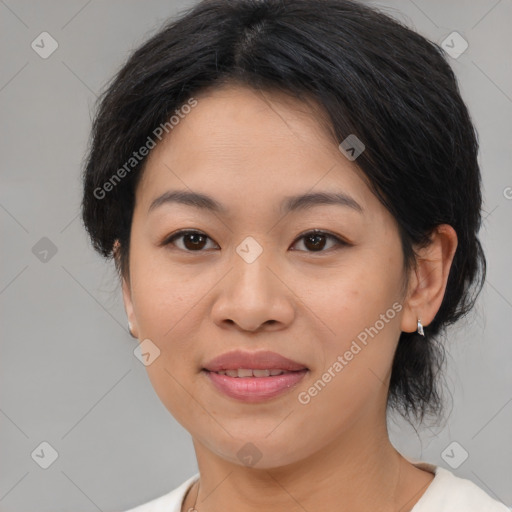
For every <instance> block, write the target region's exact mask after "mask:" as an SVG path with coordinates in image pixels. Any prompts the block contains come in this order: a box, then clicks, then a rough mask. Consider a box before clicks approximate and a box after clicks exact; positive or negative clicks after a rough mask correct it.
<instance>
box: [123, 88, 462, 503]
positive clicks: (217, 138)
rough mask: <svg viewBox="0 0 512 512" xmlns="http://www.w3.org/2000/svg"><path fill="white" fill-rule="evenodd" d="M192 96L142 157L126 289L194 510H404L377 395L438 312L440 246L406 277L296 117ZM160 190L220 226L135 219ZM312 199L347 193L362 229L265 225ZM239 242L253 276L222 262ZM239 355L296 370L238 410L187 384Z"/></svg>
mask: <svg viewBox="0 0 512 512" xmlns="http://www.w3.org/2000/svg"><path fill="white" fill-rule="evenodd" d="M196 98H197V100H198V105H197V106H196V107H195V108H194V109H192V111H191V112H190V113H189V114H188V115H187V116H186V117H185V118H184V119H182V120H181V121H180V123H179V124H178V125H177V126H175V127H174V129H173V130H172V131H171V132H170V133H169V135H167V137H166V138H165V139H163V141H162V142H161V143H160V144H158V145H157V147H156V148H155V149H153V150H152V151H151V153H150V155H149V157H148V160H147V162H146V168H145V171H144V175H143V177H142V180H141V182H140V183H139V185H138V188H137V190H136V205H135V210H134V215H133V223H132V231H131V242H130V273H129V276H125V277H124V278H123V298H124V304H125V308H126V312H127V315H128V319H129V321H130V322H131V324H132V331H133V333H134V334H135V335H136V336H137V337H138V339H139V340H141V341H142V340H144V339H146V338H149V339H150V340H151V341H152V342H153V343H154V344H155V345H157V346H158V348H159V349H160V351H161V353H160V356H159V357H158V358H157V359H156V360H155V361H154V362H153V363H152V364H150V365H149V366H147V371H148V375H149V378H150V380H151V383H152V385H153V387H154V389H155V391H156V393H157V394H158V396H159V398H160V399H161V401H162V403H163V404H164V405H165V406H166V408H167V409H168V410H169V411H170V412H171V414H172V415H173V416H174V417H175V418H176V420H177V421H178V422H179V423H180V424H181V425H182V426H183V427H184V428H185V429H187V431H188V432H189V433H190V434H191V436H192V439H193V444H194V448H195V451H196V456H197V460H198V467H199V470H200V475H201V481H200V488H199V495H198V500H197V505H196V509H198V510H200V511H204V512H207V511H213V510H217V511H218V510H223V509H225V508H226V504H229V508H230V509H231V510H237V511H238V512H245V511H253V510H261V509H265V510H268V511H277V510H279V511H282V510H291V511H295V510H297V511H299V510H301V511H302V510H304V509H305V510H327V509H331V510H339V509H340V504H342V505H343V510H351V511H359V510H361V511H363V510H371V507H373V508H375V509H378V510H384V511H387V510H390V511H391V510H394V511H397V510H400V511H401V512H405V511H407V510H410V509H411V508H412V507H413V505H414V504H415V503H416V502H417V501H418V499H419V498H420V497H421V495H422V494H423V493H424V491H425V489H426V487H428V485H429V483H430V482H431V481H432V478H433V475H432V474H431V473H428V472H426V471H423V470H420V469H418V468H415V467H414V466H412V464H410V463H409V462H408V461H406V460H405V459H404V458H403V457H402V456H401V455H400V454H399V453H398V452H397V451H396V450H395V448H394V447H393V446H392V444H391V442H390V441H389V437H388V433H387V429H386V408H385V404H386V396H387V390H388V386H389V378H390V375H391V365H392V361H393V355H394V351H395V348H396V345H397V343H398V338H399V336H400V332H401V331H407V332H412V331H415V330H416V327H417V324H416V322H417V318H418V317H419V318H421V320H422V323H423V325H428V324H429V322H431V321H432V319H433V318H434V316H435V314H436V312H437V310H438V309H439V307H440V305H441V301H442V298H443V295H444V291H445V287H446V281H447V278H448V272H449V268H450V265H451V261H452V258H453V254H454V251H455V249H456V245H457V237H456V234H455V231H454V230H453V228H451V227H450V226H448V225H443V226H440V227H439V228H438V229H437V230H436V231H435V232H434V233H433V234H432V243H431V245H430V246H429V247H428V248H425V249H422V250H418V264H417V266H416V268H415V269H413V270H411V271H410V273H409V275H408V276H407V275H406V274H405V272H404V267H403V255H402V249H401V244H400V238H399V234H398V229H397V225H396V222H395V220H394V218H393V217H392V216H391V214H390V213H389V212H388V211H387V210H386V209H385V208H384V207H383V206H382V204H381V203H380V202H379V201H378V200H377V198H376V197H375V196H374V195H373V194H372V193H371V191H370V189H369V188H368V186H367V184H366V182H365V181H364V179H363V175H362V173H361V171H360V170H359V169H358V168H357V166H356V162H357V160H356V161H355V162H351V161H349V160H348V159H347V158H345V156H344V155H343V154H342V153H341V152H340V151H339V149H338V147H337V144H335V142H334V141H333V140H332V139H331V138H330V137H329V135H328V133H327V132H326V131H325V130H324V129H323V128H322V125H321V123H319V121H318V119H319V118H318V116H316V115H315V113H314V111H313V110H311V109H310V108H309V107H308V105H306V104H305V103H302V102H299V101H298V100H296V99H293V98H290V97H288V96H286V95H284V94H282V93H277V92H276V93H265V94H263V93H261V92H255V91H253V90H251V89H248V88H244V87H240V86H235V85H228V86H223V87H222V88H220V89H215V90H211V91H209V92H207V93H204V94H202V95H198V96H196ZM171 189H179V190H189V191H190V190H191V191H194V192H200V193H204V194H207V195H209V196H211V197H213V198H214V199H216V200H217V201H219V202H220V203H222V204H223V205H225V206H226V208H228V209H229V213H228V214H226V215H224V214H220V213H212V212H208V211H203V210H201V209H198V208H194V207H192V206H188V205H182V204H177V203H174V204H164V205H162V206H160V207H158V208H156V209H154V210H153V211H152V212H150V213H148V209H149V205H150V204H151V202H152V201H153V200H154V199H155V198H156V197H158V196H159V195H160V194H162V193H164V192H166V191H167V190H171ZM319 191H331V192H332V191H334V192H343V193H345V194H348V195H350V196H351V197H352V198H353V199H355V200H356V201H357V202H358V203H359V204H360V205H361V207H362V208H363V213H359V212H357V211H356V210H354V209H351V208H348V207H346V206H339V205H320V206H314V207H312V208H309V209H307V210H303V211H298V212H292V213H288V214H287V215H283V214H282V213H281V212H280V210H279V204H280V202H281V200H282V199H283V198H284V197H286V196H290V195H295V194H301V193H305V192H319ZM315 228H316V229H320V230H322V231H327V232H329V233H332V234H334V235H336V236H339V238H340V239H342V240H345V241H346V242H347V243H348V245H338V244H337V243H336V241H335V240H332V239H330V238H325V239H324V241H323V244H324V245H322V241H321V243H320V246H319V249H316V250H315V246H314V245H313V244H312V243H311V242H308V241H307V240H306V239H305V238H301V236H303V235H304V233H307V232H308V231H310V230H312V229H315ZM182 229H191V230H198V231H200V232H201V233H203V234H204V235H206V236H207V238H206V239H204V240H203V243H202V245H199V248H198V249H194V245H193V244H192V243H190V237H181V238H178V239H176V240H175V241H174V245H173V244H169V245H161V243H162V242H163V241H164V240H165V239H167V238H168V237H169V235H171V234H172V233H174V232H176V231H178V230H182ZM247 236H251V237H253V238H254V239H255V240H256V241H257V242H258V243H259V245H260V246H261V247H262V249H263V252H262V254H261V255H260V256H259V257H258V258H257V259H256V260H255V261H254V262H252V263H250V264H249V263H247V262H246V261H245V260H244V259H243V258H241V257H240V256H239V255H238V253H237V252H236V248H237V246H238V245H239V244H240V243H241V242H242V241H243V240H244V239H245V237H247ZM406 277H408V281H406ZM405 284H407V285H408V286H407V288H406V289H404V285H405ZM404 290H405V293H404ZM394 303H399V304H400V305H401V306H402V307H401V309H400V311H399V312H397V313H396V315H394V318H392V319H388V322H386V323H385V326H384V327H383V328H382V329H380V330H379V332H378V334H377V335H375V336H374V337H373V338H369V341H368V343H367V345H366V346H364V347H363V348H362V350H361V351H360V352H359V353H357V355H355V356H354V357H353V359H352V360H351V361H350V362H349V363H348V364H347V365H346V366H345V367H344V368H343V370H342V371H341V372H339V373H337V374H336V377H334V378H333V379H332V380H331V381H330V382H329V383H328V384H327V385H326V386H325V387H324V388H323V389H322V390H321V392H319V393H318V394H317V395H316V396H315V397H314V398H312V399H311V401H310V402H309V403H308V404H306V405H303V404H301V403H300V402H299V401H298V399H297V397H298V394H299V393H300V392H301V391H305V390H307V389H308V388H309V387H310V386H312V385H313V383H314V382H316V381H317V380H318V379H319V378H320V377H321V376H322V374H323V373H324V372H325V371H326V370H327V368H329V367H330V366H332V365H333V363H334V362H335V361H336V360H337V357H338V356H339V355H343V354H344V353H345V352H346V351H347V350H348V349H349V348H350V346H351V343H352V341H353V340H354V339H356V337H357V335H358V334H359V333H361V332H362V331H364V329H365V328H367V327H370V326H374V325H375V323H376V321H377V320H379V318H381V317H380V315H381V314H385V313H386V311H387V310H389V309H390V308H392V305H393V304H394ZM237 348H240V349H244V350H249V351H256V350H273V351H275V352H278V353H280V354H282V355H284V356H285V357H288V358H290V359H293V360H295V361H298V362H300V363H302V364H304V365H305V366H307V367H308V369H309V372H308V373H307V374H306V376H305V378H304V379H303V380H302V382H301V383H300V384H299V385H298V386H297V387H296V388H294V389H292V390H290V391H288V392H286V393H285V394H283V395H281V396H278V397H275V398H273V399H271V400H268V401H266V402H262V403H256V404H255V403H242V402H240V401H237V400H234V399H232V398H228V397H226V396H224V395H222V394H220V393H219V392H218V391H216V389H215V388H214V387H213V386H212V385H211V384H210V383H209V380H208V379H207V377H206V376H205V375H204V374H202V373H201V369H202V368H203V366H204V365H205V364H206V362H207V361H209V360H210V359H212V358H213V357H215V356H217V355H219V354H222V353H224V352H227V351H230V350H233V349H237ZM248 442H250V443H252V444H253V445H255V446H256V447H257V449H258V451H259V453H260V454H261V459H260V460H259V461H258V462H257V464H256V465H254V466H252V467H249V466H246V465H244V463H243V462H242V461H241V460H240V459H239V457H238V456H237V452H238V451H239V450H240V449H241V448H242V447H243V446H244V445H245V444H246V443H248ZM196 492H197V487H196V486H194V488H193V489H192V490H191V491H190V492H189V494H188V495H187V499H186V501H185V503H184V505H183V507H182V510H188V509H189V508H190V507H192V506H193V504H194V500H195V498H196Z"/></svg>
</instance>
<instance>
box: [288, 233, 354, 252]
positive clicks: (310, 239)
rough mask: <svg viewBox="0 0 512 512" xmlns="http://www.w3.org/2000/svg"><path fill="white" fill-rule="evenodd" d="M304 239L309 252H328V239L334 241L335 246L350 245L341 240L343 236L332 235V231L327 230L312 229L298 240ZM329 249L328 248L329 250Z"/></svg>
mask: <svg viewBox="0 0 512 512" xmlns="http://www.w3.org/2000/svg"><path fill="white" fill-rule="evenodd" d="M300 240H304V242H303V243H304V246H305V247H306V250H307V252H326V251H325V250H324V249H325V246H326V245H327V241H328V240H331V241H334V247H336V246H341V245H348V244H347V243H346V242H344V241H343V240H341V238H339V237H337V236H335V235H331V234H330V233H326V232H325V231H319V230H315V231H310V232H308V233H305V234H304V235H302V236H301V237H300V238H298V239H297V241H300ZM330 248H332V246H331V247H328V249H330ZM328 249H327V250H328Z"/></svg>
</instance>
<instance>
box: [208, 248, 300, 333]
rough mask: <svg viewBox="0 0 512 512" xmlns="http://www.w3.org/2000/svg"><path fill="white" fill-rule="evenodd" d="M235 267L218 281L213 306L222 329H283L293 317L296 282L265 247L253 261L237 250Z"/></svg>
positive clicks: (234, 257) (214, 314)
mask: <svg viewBox="0 0 512 512" xmlns="http://www.w3.org/2000/svg"><path fill="white" fill-rule="evenodd" d="M232 264H233V266H232V269H231V271H230V272H228V274H227V275H226V276H225V277H224V279H222V281H221V282H220V283H219V288H218V295H217V296H216V298H215V303H214V305H213V307H212V316H213V321H214V322H215V323H216V324H217V325H219V326H220V327H221V328H224V329H225V328H227V327H228V326H233V325H235V326H237V327H238V328H239V329H241V330H244V331H251V332H255V331H260V330H262V329H264V330H267V331H268V330H271V331H274V330H280V329H283V328H285V327H286V326H288V325H289V324H290V323H291V322H292V321H293V318H294V315H295V308H294V301H293V298H294V296H295V295H294V293H293V291H292V285H293V283H289V282H287V281H289V280H290V277H289V276H285V275H283V272H282V271H280V270H279V265H277V264H276V262H275V261H273V260H272V258H271V251H270V250H269V251H267V250H264V251H263V252H262V253H261V254H260V255H259V256H258V257H257V258H256V259H255V260H254V261H251V260H246V259H244V257H243V256H240V255H239V254H238V253H235V254H234V256H233V258H232Z"/></svg>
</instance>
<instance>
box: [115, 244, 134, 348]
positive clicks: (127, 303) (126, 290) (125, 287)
mask: <svg viewBox="0 0 512 512" xmlns="http://www.w3.org/2000/svg"><path fill="white" fill-rule="evenodd" d="M119 249H120V244H119V240H116V241H115V242H114V250H113V252H114V258H115V259H116V262H117V266H118V268H120V266H119ZM121 283H122V291H123V302H124V309H125V311H126V316H127V318H128V322H129V324H130V325H129V328H131V331H132V333H133V336H134V337H135V338H138V337H139V334H138V332H139V330H138V327H137V321H136V319H135V314H134V312H133V302H132V292H131V287H130V283H129V279H126V277H125V276H122V277H121Z"/></svg>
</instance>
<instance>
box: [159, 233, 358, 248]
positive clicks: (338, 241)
mask: <svg viewBox="0 0 512 512" xmlns="http://www.w3.org/2000/svg"><path fill="white" fill-rule="evenodd" d="M189 234H197V235H202V236H204V237H206V238H207V239H209V240H211V238H210V237H209V236H208V235H206V234H205V233H203V232H202V231H194V230H182V231H178V232H176V233H174V234H173V235H171V236H170V237H168V238H166V239H165V240H164V241H163V242H162V244H161V245H163V246H167V245H172V244H173V243H174V241H175V240H176V239H178V238H182V237H184V236H185V235H189ZM309 235H324V236H326V237H327V238H329V239H331V240H334V242H335V243H336V245H337V247H334V248H330V249H326V250H323V249H322V250H320V251H303V252H309V253H311V254H315V253H322V252H329V251H330V250H332V249H336V248H339V247H342V246H349V245H350V244H349V243H348V242H346V241H345V240H342V239H341V238H340V237H338V236H336V235H334V234H332V233H329V232H328V231H321V230H319V229H313V230H310V231H306V232H305V233H302V234H301V235H299V236H298V237H297V238H296V239H295V240H294V242H293V244H292V245H295V244H296V243H297V242H298V241H299V240H302V239H303V238H306V237H307V236H309ZM180 250H181V251H184V252H189V253H192V252H205V251H206V249H200V250H197V251H190V250H188V249H180Z"/></svg>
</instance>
